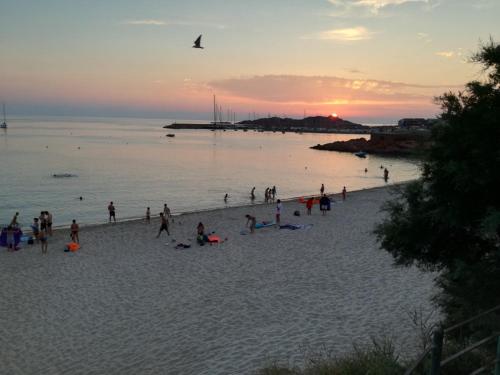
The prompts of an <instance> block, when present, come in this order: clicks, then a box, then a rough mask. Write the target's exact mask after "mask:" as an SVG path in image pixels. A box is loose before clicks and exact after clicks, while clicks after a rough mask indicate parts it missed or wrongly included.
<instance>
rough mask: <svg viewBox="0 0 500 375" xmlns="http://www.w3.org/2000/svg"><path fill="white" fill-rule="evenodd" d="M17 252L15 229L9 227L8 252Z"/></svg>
mask: <svg viewBox="0 0 500 375" xmlns="http://www.w3.org/2000/svg"><path fill="white" fill-rule="evenodd" d="M14 250H16V240H15V238H14V227H13V226H12V225H9V226H8V227H7V251H9V252H10V251H14Z"/></svg>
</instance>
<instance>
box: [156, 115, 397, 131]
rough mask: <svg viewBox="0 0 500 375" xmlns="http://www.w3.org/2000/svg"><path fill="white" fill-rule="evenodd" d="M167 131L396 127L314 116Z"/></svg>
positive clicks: (188, 126) (180, 125) (177, 124)
mask: <svg viewBox="0 0 500 375" xmlns="http://www.w3.org/2000/svg"><path fill="white" fill-rule="evenodd" d="M163 128H165V129H206V130H234V131H238V130H242V131H249V130H253V131H259V132H282V133H286V132H292V133H340V134H369V133H372V132H380V131H382V130H384V131H388V130H389V131H390V129H393V128H396V126H392V125H387V126H366V125H362V124H358V123H354V122H351V121H347V120H343V119H341V118H340V117H334V116H328V117H325V116H314V117H306V118H303V119H292V118H281V117H268V118H260V119H256V120H245V121H241V122H237V123H231V122H210V123H203V124H195V123H181V122H174V123H172V124H169V125H165V126H163Z"/></svg>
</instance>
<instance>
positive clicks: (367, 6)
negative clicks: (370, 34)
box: [328, 0, 442, 17]
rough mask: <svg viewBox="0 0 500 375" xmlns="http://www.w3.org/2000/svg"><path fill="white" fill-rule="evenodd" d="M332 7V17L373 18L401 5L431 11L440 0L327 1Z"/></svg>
mask: <svg viewBox="0 0 500 375" xmlns="http://www.w3.org/2000/svg"><path fill="white" fill-rule="evenodd" d="M328 1H329V2H330V3H331V4H332V5H333V6H334V7H335V11H334V13H332V14H330V15H331V16H333V17H373V16H380V15H381V14H382V13H383V12H384V11H386V10H387V9H394V8H397V7H399V6H403V5H417V6H420V7H423V8H422V9H424V10H431V9H433V8H435V7H436V6H438V5H439V4H440V2H441V1H442V0H328Z"/></svg>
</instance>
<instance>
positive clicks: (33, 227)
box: [31, 217, 40, 243]
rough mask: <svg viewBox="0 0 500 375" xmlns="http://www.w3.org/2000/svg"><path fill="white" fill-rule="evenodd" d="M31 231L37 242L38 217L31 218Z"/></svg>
mask: <svg viewBox="0 0 500 375" xmlns="http://www.w3.org/2000/svg"><path fill="white" fill-rule="evenodd" d="M31 231H32V232H33V237H35V240H36V242H37V243H38V237H39V234H40V227H39V226H38V218H36V217H35V218H33V224H31Z"/></svg>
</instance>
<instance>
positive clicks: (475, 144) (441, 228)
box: [375, 41, 500, 323]
mask: <svg viewBox="0 0 500 375" xmlns="http://www.w3.org/2000/svg"><path fill="white" fill-rule="evenodd" d="M472 61H474V62H478V63H481V64H482V65H483V67H484V70H485V73H486V77H487V79H486V81H485V82H479V81H473V82H470V83H468V84H467V85H466V87H465V91H463V92H459V93H457V94H454V93H451V92H449V93H445V94H443V95H442V96H440V97H439V98H436V101H437V102H438V103H439V104H440V105H441V108H442V110H443V113H442V114H441V116H440V117H441V120H442V121H441V123H440V124H439V125H437V126H435V128H434V129H433V133H432V145H431V147H430V149H429V150H428V154H427V155H426V158H425V160H424V164H423V173H422V178H421V179H420V180H418V181H415V182H413V183H411V184H409V185H407V186H406V187H404V188H403V190H402V191H401V192H400V196H399V198H398V199H397V200H395V201H393V202H389V203H388V204H387V205H386V207H385V209H386V211H387V212H388V217H387V219H386V220H385V221H383V222H382V223H381V224H379V225H378V226H377V228H376V230H375V233H376V234H377V237H378V240H379V241H380V243H381V246H382V247H383V248H384V249H386V250H387V251H389V252H390V253H391V254H392V255H393V257H394V259H395V262H396V264H399V265H404V266H409V265H411V264H416V265H417V266H419V267H421V268H422V269H426V270H428V269H431V270H436V269H437V270H441V276H440V277H439V280H438V281H439V284H440V286H441V287H442V288H443V294H441V295H440V296H438V297H437V301H438V302H439V304H440V305H441V307H443V309H444V311H445V313H446V314H447V318H448V323H451V322H456V321H458V320H461V319H462V318H467V317H470V316H471V315H473V314H474V313H476V312H477V311H481V310H484V309H487V308H489V307H491V306H493V305H495V304H500V293H499V292H498V291H499V290H500V241H499V235H500V45H499V44H495V43H494V42H493V41H490V42H489V43H488V44H486V45H484V46H482V47H481V50H480V52H479V53H477V54H476V55H474V56H473V58H472Z"/></svg>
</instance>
